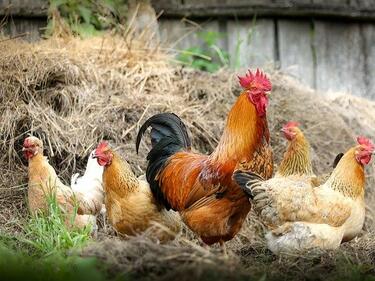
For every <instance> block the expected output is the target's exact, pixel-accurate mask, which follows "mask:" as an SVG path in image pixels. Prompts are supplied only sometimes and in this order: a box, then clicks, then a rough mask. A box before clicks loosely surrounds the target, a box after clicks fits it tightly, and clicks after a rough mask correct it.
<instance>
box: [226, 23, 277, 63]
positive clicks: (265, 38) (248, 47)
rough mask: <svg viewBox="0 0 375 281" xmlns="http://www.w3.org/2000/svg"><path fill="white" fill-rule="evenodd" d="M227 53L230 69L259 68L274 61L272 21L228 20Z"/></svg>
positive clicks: (273, 29)
mask: <svg viewBox="0 0 375 281" xmlns="http://www.w3.org/2000/svg"><path fill="white" fill-rule="evenodd" d="M227 33H228V35H227V36H228V51H229V55H230V58H231V66H232V67H250V68H255V67H261V66H264V65H265V64H267V63H273V62H274V61H275V28H274V21H273V20H266V19H262V20H256V21H251V20H238V21H234V20H229V21H228V23H227Z"/></svg>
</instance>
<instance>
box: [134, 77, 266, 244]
mask: <svg viewBox="0 0 375 281" xmlns="http://www.w3.org/2000/svg"><path fill="white" fill-rule="evenodd" d="M241 79H245V80H246V79H247V80H246V81H244V80H240V82H241V85H242V86H243V87H244V88H245V89H246V90H245V91H244V92H243V93H241V95H240V96H239V97H238V99H237V101H236V103H235V104H234V106H233V107H232V109H231V111H230V112H229V115H228V119H227V123H226V126H225V129H224V132H223V135H222V137H221V139H220V141H219V144H218V146H217V147H216V149H215V150H214V151H213V152H212V154H211V155H202V154H197V153H193V152H191V151H190V140H189V138H188V136H187V132H186V128H185V126H184V124H183V123H182V121H181V120H180V119H179V118H178V117H177V116H176V115H174V114H169V113H165V114H158V115H155V116H153V117H151V118H150V119H148V120H147V121H146V122H145V124H144V125H143V126H142V128H141V129H140V131H139V133H138V137H137V149H138V147H139V143H140V140H141V137H142V134H143V133H144V132H145V130H146V129H147V127H149V126H151V127H152V130H151V140H152V144H153V148H152V150H151V151H150V153H149V155H148V157H147V159H148V160H149V166H148V169H147V173H146V175H147V180H148V181H149V183H150V185H151V188H152V190H153V192H154V194H155V196H156V197H157V198H158V200H159V201H160V202H162V203H163V204H164V205H165V206H166V207H169V208H172V209H173V210H176V211H178V212H180V214H181V216H182V219H183V221H184V222H185V223H186V224H187V225H188V226H189V228H190V229H191V230H193V231H194V232H195V233H197V234H198V235H199V236H200V237H201V238H202V240H203V241H204V242H205V243H206V244H213V243H217V242H220V243H222V242H224V241H228V240H230V239H232V238H233V237H234V235H236V234H237V233H238V231H239V230H240V229H241V226H242V223H243V222H244V220H245V218H246V216H247V214H248V212H249V211H250V203H249V201H248V198H247V197H246V195H245V194H244V192H243V191H242V190H241V189H240V188H239V187H238V185H237V184H236V183H235V182H234V181H233V180H232V174H233V171H234V170H235V169H236V168H240V167H241V168H247V169H252V171H254V172H256V173H259V174H261V175H262V176H263V177H265V178H269V177H270V176H271V175H272V165H273V163H272V150H271V148H270V145H269V131H268V125H267V118H266V114H265V108H266V105H267V101H268V100H267V96H266V94H265V92H267V91H269V90H270V89H271V85H270V83H269V81H268V80H267V79H266V78H265V76H264V75H263V74H261V73H260V72H257V74H256V75H253V74H252V73H250V74H249V75H247V76H245V77H242V78H241Z"/></svg>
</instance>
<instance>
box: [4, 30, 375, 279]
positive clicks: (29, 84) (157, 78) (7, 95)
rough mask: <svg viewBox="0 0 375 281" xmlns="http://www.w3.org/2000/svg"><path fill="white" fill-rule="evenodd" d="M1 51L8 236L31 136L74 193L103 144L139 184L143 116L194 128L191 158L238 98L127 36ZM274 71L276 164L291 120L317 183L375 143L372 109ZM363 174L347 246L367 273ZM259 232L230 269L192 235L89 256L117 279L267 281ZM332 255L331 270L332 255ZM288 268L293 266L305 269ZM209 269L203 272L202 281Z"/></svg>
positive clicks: (208, 142) (372, 200)
mask: <svg viewBox="0 0 375 281" xmlns="http://www.w3.org/2000/svg"><path fill="white" fill-rule="evenodd" d="M0 53H1V54H2V55H1V57H0V78H1V79H0V116H1V119H0V132H1V134H0V159H1V161H0V206H1V207H0V230H3V231H7V232H15V231H18V228H17V223H18V222H19V221H20V220H21V219H22V218H23V217H25V214H26V211H25V210H26V208H25V203H24V202H25V200H24V194H25V191H26V183H27V169H26V162H25V160H24V159H23V157H22V155H21V153H20V150H21V147H22V141H23V139H24V138H25V137H26V136H27V135H28V134H33V135H35V136H38V137H39V138H41V139H42V140H43V141H44V143H45V154H46V155H48V157H49V159H50V162H51V164H52V165H53V166H54V167H56V170H57V172H58V174H59V175H60V176H61V177H62V179H63V180H64V181H65V182H66V183H68V182H69V179H70V176H71V174H72V173H73V172H76V171H82V170H84V168H85V167H84V164H85V162H86V159H85V158H86V157H87V156H88V154H89V153H90V152H91V150H92V149H93V148H94V147H95V145H96V144H97V143H98V141H100V140H101V139H103V138H104V139H107V140H109V141H110V143H111V144H112V146H113V147H115V148H116V149H118V150H119V152H120V154H122V155H123V156H124V157H125V158H126V160H127V161H129V163H130V164H131V166H132V167H133V169H134V171H135V173H136V174H137V175H140V174H141V173H143V171H144V168H145V165H146V161H145V155H146V152H147V150H148V149H147V146H146V145H147V144H145V143H143V144H142V145H141V148H140V155H136V153H135V136H136V133H137V130H138V128H139V127H140V125H141V124H142V122H143V121H144V120H145V119H146V118H147V117H149V116H151V115H152V114H155V113H158V112H164V111H172V112H175V113H177V114H178V115H179V116H180V117H181V118H182V119H183V120H184V122H185V123H186V125H187V127H188V128H189V129H190V135H191V137H192V141H193V146H194V148H195V149H197V150H198V151H201V152H206V153H209V152H211V151H212V150H213V148H214V147H215V146H216V144H217V141H218V140H219V138H220V134H221V132H222V129H223V126H224V122H225V118H226V116H227V113H228V111H229V109H230V107H231V105H232V104H233V103H234V101H235V99H236V96H237V95H238V94H239V93H240V88H239V86H238V83H237V79H236V73H234V72H232V71H228V70H222V71H220V72H218V73H215V74H208V73H203V72H199V71H193V70H190V69H187V68H184V67H182V66H179V65H176V64H175V63H174V62H173V61H172V59H171V56H169V55H168V54H167V53H166V52H165V51H163V50H162V49H157V48H154V49H150V48H149V47H147V46H145V44H143V43H142V42H137V41H134V40H133V41H128V40H126V39H124V38H120V37H109V36H105V37H101V38H93V39H87V40H80V39H76V38H65V39H50V40H46V41H41V42H38V43H36V44H30V43H25V42H21V41H4V42H2V43H0ZM268 72H269V74H270V77H271V80H272V83H273V91H272V97H271V104H270V109H269V112H268V116H269V124H270V129H271V137H272V145H273V147H274V151H275V157H276V158H275V161H276V163H278V162H279V161H280V159H281V157H282V153H283V151H284V149H285V141H284V140H283V139H282V137H281V135H280V133H279V130H280V128H281V126H282V125H283V124H284V123H285V122H286V121H289V120H295V121H299V122H300V123H301V124H302V127H303V129H304V131H305V132H306V135H307V136H308V138H309V140H310V142H311V144H312V147H313V149H314V167H315V169H316V172H317V173H324V172H329V171H330V166H331V164H332V161H333V159H334V157H335V155H336V154H337V153H339V152H341V151H346V149H347V148H348V147H350V146H352V145H353V143H354V139H355V136H356V135H357V134H363V135H366V136H368V137H370V138H372V139H374V140H375V129H374V123H375V122H374V118H375V117H374V113H373V112H374V109H375V103H373V102H369V101H365V100H362V99H359V98H354V97H348V96H340V97H337V98H335V99H333V100H332V99H331V100H328V99H325V98H323V97H322V96H321V95H319V94H318V93H316V92H314V91H313V90H310V89H307V88H306V87H304V86H303V85H301V84H299V83H298V82H296V81H294V80H293V79H291V78H289V77H287V76H285V75H284V74H282V73H279V72H277V71H274V70H268ZM371 118H372V119H371ZM367 175H368V186H369V188H368V190H367V196H366V200H367V203H368V206H369V208H368V209H369V211H368V215H367V219H366V225H365V232H366V234H365V235H364V236H363V237H362V238H359V240H358V241H357V242H355V241H354V242H351V243H347V245H346V246H345V247H346V248H350V249H352V248H355V251H353V250H349V252H350V253H352V252H353V253H354V252H356V251H361V252H360V254H359V257H358V259H359V260H360V261H362V262H365V263H368V262H369V260H371V259H372V258H374V257H375V253H374V252H373V251H372V252H368V251H367V250H366V251H364V250H363V251H362V250H358V249H361V248H364V247H365V246H364V245H368V244H369V243H370V244H371V243H372V244H371V245H374V239H373V238H374V236H373V233H372V231H374V226H375V222H374V210H373V206H374V204H375V195H374V194H375V192H374V191H373V188H372V187H373V186H375V179H374V175H375V165H374V164H372V166H370V167H369V168H368V169H367ZM259 229H260V225H259V224H258V223H257V219H256V217H255V216H254V215H253V214H251V215H250V216H249V218H248V223H247V224H246V225H245V226H244V227H243V230H242V231H241V233H240V234H239V235H238V236H237V237H236V238H235V239H233V241H231V242H230V243H228V247H229V249H230V250H231V251H232V252H231V257H232V258H233V259H231V260H230V261H228V260H226V261H223V260H222V257H218V255H217V251H216V250H212V251H207V250H204V249H203V248H201V247H200V246H198V245H197V240H193V242H188V241H189V240H187V239H186V237H191V234H190V233H187V234H183V235H182V237H181V238H180V239H177V240H176V241H174V242H172V243H171V244H168V245H163V246H160V245H156V246H155V244H154V243H153V242H150V240H148V238H147V237H136V238H132V239H130V240H129V241H126V242H119V241H117V240H113V239H111V240H105V241H104V242H101V243H96V244H95V245H93V246H91V247H90V248H89V249H88V250H87V252H85V254H87V255H95V256H99V257H102V258H103V259H105V260H107V261H108V260H109V261H110V263H112V264H115V266H114V268H115V269H116V268H117V267H116V266H118V268H121V269H123V270H125V272H134V271H135V272H136V274H139V275H142V274H144V273H145V272H147V271H150V272H152V274H155V276H159V277H160V276H163V277H164V278H165V279H166V280H168V279H169V280H172V279H174V277H176V274H178V272H180V271H178V270H177V271H170V270H167V269H168V268H169V269H171V268H172V267H173V268H175V267H177V268H179V267H178V266H177V265H176V264H179V265H180V266H183V268H184V270H185V271H184V272H185V273H187V274H189V272H192V271H194V270H195V269H196V264H197V263H200V261H201V262H203V261H204V262H203V263H204V264H208V265H209V266H208V267H216V268H217V267H218V266H219V267H221V266H222V264H225V265H226V266H227V268H230V269H231V270H232V271H233V272H236V274H238V276H242V274H244V276H247V275H246V274H249V270H247V271H246V270H245V269H249V268H250V270H252V264H254V265H255V267H257V268H258V269H257V270H255V271H256V272H259V274H261V270H264V269H267V268H266V267H267V266H266V265H267V264H268V265H270V264H273V265H280V264H281V261H280V260H277V259H275V257H273V256H272V255H269V253H267V251H266V250H264V248H263V241H262V239H261V238H260V237H259V235H257V234H258V233H259ZM367 232H370V233H367ZM104 234H105V233H104ZM102 236H103V235H102ZM104 236H105V235H104ZM111 243H113V244H111ZM373 248H375V247H373ZM103 249H104V250H103ZM111 249H113V251H114V252H111ZM119 249H120V250H119ZM121 249H123V250H121ZM202 249H203V250H202ZM125 252H126V255H125V254H124V253H125ZM146 252H147V255H146V256H145V255H144V253H146ZM160 252H162V253H164V254H161V253H160ZM142 253H143V254H142ZM327 255H328V256H326V259H328V260H330V261H332V262H331V263H328V264H330V266H332V264H334V261H335V259H336V257H333V256H332V254H331V255H330V254H327ZM143 256H145V257H144V259H142V258H140V257H143ZM159 257H160V258H161V257H162V258H161V259H162V261H161V262H160V263H162V264H164V267H163V269H161V271H163V272H159V271H158V270H156V269H155V268H158V267H159V266H160V263H159V262H157V260H158V258H159ZM259 257H261V258H260V259H259ZM192 260H194V262H192ZM318 260H319V259H318ZM151 261H153V263H152V262H151ZM302 262H303V261H302ZM311 262H312V263H316V260H314V259H313V260H311ZM129 264H131V266H130V265H129ZM165 264H166V266H165ZM239 264H242V266H243V268H242V269H241V270H239V269H238V266H239ZM291 264H292V267H288V268H293V267H298V266H301V264H300V263H291ZM307 264H309V263H307ZM149 266H150V267H152V269H150V267H149ZM208 267H205V269H204V270H203V269H202V271H198V273H196V274H198V275H199V274H200V273H201V274H203V275H204V274H206V273H205V270H206V269H207V268H208ZM306 268H308V266H307V267H306ZM243 270H244V271H243ZM288 270H289V269H284V271H283V272H284V273H287V272H288ZM221 271H222V270H221ZM221 271H218V272H219V273H220V272H221ZM232 271H228V272H229V273H230V272H232ZM199 272H200V273H199ZM210 272H211V271H210ZM243 272H245V273H243ZM246 272H247V273H246ZM301 272H302V273H303V270H301ZM229 273H228V274H229ZM210 274H211V273H210ZM203 275H202V276H203ZM150 276H151V275H150ZM186 276H189V275H186ZM225 276H227V275H225ZM150 278H151V277H150Z"/></svg>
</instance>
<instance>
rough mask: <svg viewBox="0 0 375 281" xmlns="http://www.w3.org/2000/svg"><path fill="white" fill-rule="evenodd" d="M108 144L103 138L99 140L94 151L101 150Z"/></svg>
mask: <svg viewBox="0 0 375 281" xmlns="http://www.w3.org/2000/svg"><path fill="white" fill-rule="evenodd" d="M108 145H109V143H108V141H105V140H103V141H101V142H100V143H99V144H98V147H97V148H96V151H97V152H101V151H103V149H105V148H107V147H108Z"/></svg>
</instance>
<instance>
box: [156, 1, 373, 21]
mask: <svg viewBox="0 0 375 281" xmlns="http://www.w3.org/2000/svg"><path fill="white" fill-rule="evenodd" d="M152 3H153V6H154V7H155V10H156V11H161V10H163V11H164V15H165V16H171V17H181V16H189V17H209V16H215V17H217V16H225V17H233V16H234V15H235V16H237V17H247V16H252V15H257V16H285V17H288V16H289V17H317V18H346V19H357V20H372V21H373V20H375V1H373V0H357V1H354V0H351V1H342V0H333V1H323V0H312V1H309V0H299V1H290V0H277V1H274V0H264V1H262V0H254V1H246V0H233V1H229V0H224V1H223V0H208V1H200V0H185V1H183V2H182V3H183V4H182V3H179V2H178V1H173V0H171V1H157V0H153V1H152Z"/></svg>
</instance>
